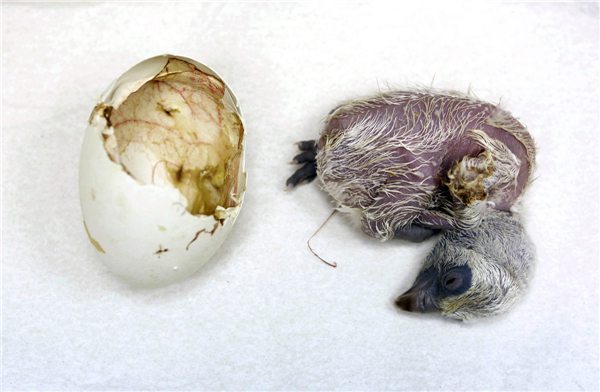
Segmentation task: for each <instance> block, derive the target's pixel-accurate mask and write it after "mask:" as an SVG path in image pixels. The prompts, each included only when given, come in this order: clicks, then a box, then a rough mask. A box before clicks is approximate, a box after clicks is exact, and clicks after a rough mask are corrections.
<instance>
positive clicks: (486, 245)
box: [396, 210, 535, 320]
mask: <svg viewBox="0 0 600 392" xmlns="http://www.w3.org/2000/svg"><path fill="white" fill-rule="evenodd" d="M534 261H535V248H534V245H533V244H532V243H531V241H530V240H529V238H528V237H527V235H526V234H525V231H524V229H523V226H522V225H521V223H520V222H519V220H518V219H517V218H516V217H514V216H512V215H511V214H510V213H507V212H500V211H495V210H490V211H488V212H487V213H486V216H485V217H484V219H483V220H482V222H481V225H480V226H479V227H477V228H476V229H474V230H468V231H456V230H452V231H447V232H445V233H444V234H443V235H442V237H441V238H440V240H439V242H438V243H437V244H436V246H435V247H434V248H433V250H432V251H431V253H430V254H429V256H428V257H427V259H426V260H425V263H424V264H423V266H422V268H421V271H420V272H419V275H418V276H417V279H416V281H415V283H414V284H413V286H412V287H411V288H410V289H409V290H408V291H407V292H405V293H404V294H402V295H401V296H400V297H398V298H397V299H396V305H397V306H398V307H399V308H400V309H402V310H407V311H411V312H419V313H426V312H437V311H439V312H441V313H442V314H443V315H445V316H448V317H450V318H454V319H459V320H468V319H472V318H476V317H484V316H491V315H495V314H500V313H504V312H506V311H507V310H508V309H510V308H511V307H512V305H513V304H514V303H515V302H516V301H517V300H518V299H519V298H520V297H521V296H522V294H523V293H524V292H525V289H526V287H527V283H528V281H529V279H530V275H531V272H532V269H533V265H534Z"/></svg>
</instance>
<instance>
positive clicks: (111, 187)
mask: <svg viewBox="0 0 600 392" xmlns="http://www.w3.org/2000/svg"><path fill="white" fill-rule="evenodd" d="M244 152H245V130H244V124H243V118H242V113H241V111H240V109H239V107H238V103H237V99H236V97H235V95H234V94H233V91H231V89H230V88H229V87H228V86H227V84H225V82H224V81H223V79H222V78H221V77H220V76H219V75H218V74H217V73H216V72H215V71H213V70H212V69H211V68H210V67H208V66H206V65H204V64H201V63H199V62H197V61H194V60H191V59H188V58H185V57H178V56H171V55H164V56H157V57H153V58H151V59H148V60H145V61H143V62H141V63H139V64H137V65H136V66H134V67H133V68H131V69H130V70H129V71H127V72H125V73H124V74H123V75H122V76H121V77H119V78H118V79H117V80H115V81H114V82H113V83H112V84H111V85H110V86H109V88H108V89H107V90H106V91H105V93H104V94H102V97H101V98H100V101H99V103H98V105H97V106H96V108H95V109H94V111H93V112H92V115H91V117H90V120H89V126H88V127H87V130H86V132H85V137H84V140H83V147H82V150H81V158H80V166H79V196H80V200H81V209H82V213H83V219H84V227H85V230H86V231H87V234H88V236H89V239H90V242H91V243H92V245H93V246H94V248H95V249H96V250H97V252H98V254H99V256H100V258H101V259H102V261H103V262H104V264H105V265H106V266H107V267H108V269H109V270H110V271H111V272H113V273H114V274H115V275H117V276H119V277H121V278H122V279H124V280H125V281H126V282H128V283H130V284H132V285H136V286H165V285H168V284H171V283H174V282H176V281H179V280H181V279H184V278H186V277H188V276H190V275H191V274H193V273H194V272H196V271H197V270H198V269H200V268H201V267H202V266H203V265H204V264H205V263H206V262H207V261H208V260H209V259H210V257H211V256H212V255H213V254H214V253H215V252H216V251H217V249H218V248H219V247H220V246H221V244H222V243H223V241H224V240H225V238H226V237H227V235H228V234H229V232H230V231H231V228H232V227H233V224H234V222H235V219H236V217H237V215H238V213H239V211H240V208H241V206H242V201H243V197H244V192H245V189H246V173H245V172H244Z"/></svg>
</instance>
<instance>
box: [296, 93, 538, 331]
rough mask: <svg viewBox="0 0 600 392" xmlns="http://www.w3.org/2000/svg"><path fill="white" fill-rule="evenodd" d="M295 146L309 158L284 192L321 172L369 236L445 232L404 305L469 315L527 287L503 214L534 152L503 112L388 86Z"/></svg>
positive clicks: (517, 228) (526, 270)
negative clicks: (308, 139) (389, 90)
mask: <svg viewBox="0 0 600 392" xmlns="http://www.w3.org/2000/svg"><path fill="white" fill-rule="evenodd" d="M298 146H299V148H300V150H302V151H304V152H303V153H301V154H299V155H297V156H296V157H295V158H294V160H293V161H292V163H294V164H301V163H304V164H305V165H304V166H303V167H301V168H300V169H298V170H297V171H296V172H295V173H294V175H292V176H291V177H290V178H289V179H288V181H287V185H288V187H294V186H296V185H298V184H300V183H304V182H310V181H312V180H313V179H314V178H316V177H317V176H318V178H319V179H320V180H321V182H322V186H323V189H324V190H326V191H327V192H328V193H329V194H330V195H331V197H332V198H333V199H334V201H335V202H336V204H337V207H338V209H339V210H341V211H343V212H349V213H350V215H351V216H353V217H356V218H357V219H358V220H359V222H360V225H361V228H362V230H363V231H364V232H365V233H366V234H368V235H370V236H372V237H375V238H379V239H381V240H387V239H390V238H400V239H406V240H410V241H415V242H418V241H422V240H424V239H426V238H427V237H430V236H432V235H434V234H436V233H438V232H440V231H443V232H444V233H443V234H442V236H441V238H440V240H439V242H438V244H437V245H436V246H435V248H434V249H433V251H432V252H431V254H430V255H429V257H428V258H427V260H426V261H425V263H424V264H423V267H422V269H421V272H420V273H419V276H418V277H417V280H416V281H415V283H414V285H413V286H412V287H411V288H410V289H409V290H408V291H407V292H406V293H404V294H403V295H402V296H400V297H398V299H397V300H396V305H397V306H398V307H399V308H400V309H403V310H407V311H413V312H429V311H440V312H442V314H444V315H446V316H449V317H452V318H456V319H463V320H464V319H470V318H473V317H480V316H488V315H493V314H499V313H503V312H505V311H506V310H508V309H509V308H510V307H511V306H512V304H514V303H515V301H516V300H517V299H518V298H519V297H520V296H521V295H522V293H523V292H524V289H525V287H526V286H527V282H528V280H529V277H530V272H531V270H532V266H533V264H534V246H533V244H532V243H531V241H530V240H529V239H528V237H527V235H526V234H525V232H524V229H523V226H522V225H521V223H520V221H519V219H518V218H517V217H516V216H513V215H512V213H511V212H510V211H511V207H513V206H514V205H515V203H517V202H518V200H519V198H520V197H521V195H522V193H523V191H524V190H525V188H526V187H527V185H528V184H529V183H530V182H531V181H532V173H533V171H534V167H535V153H536V151H535V145H534V142H533V139H532V138H531V136H530V134H529V133H528V132H527V130H526V128H525V127H524V126H523V125H522V124H521V123H520V122H519V121H518V120H517V119H515V118H514V117H513V116H512V115H511V114H510V113H509V112H507V111H505V110H503V109H501V108H499V107H497V106H495V105H493V104H490V103H487V102H484V101H481V100H478V99H476V98H475V97H472V96H467V95H462V94H459V93H455V92H438V91H429V90H416V91H393V92H389V93H385V94H378V95H375V96H373V97H370V98H367V99H363V100H355V101H350V102H347V103H345V104H342V105H341V106H339V107H337V108H336V109H334V110H333V111H332V112H331V113H330V114H329V116H328V117H327V118H326V119H325V124H324V128H323V131H322V132H321V135H320V138H319V139H318V140H316V141H314V140H313V141H306V142H300V143H298Z"/></svg>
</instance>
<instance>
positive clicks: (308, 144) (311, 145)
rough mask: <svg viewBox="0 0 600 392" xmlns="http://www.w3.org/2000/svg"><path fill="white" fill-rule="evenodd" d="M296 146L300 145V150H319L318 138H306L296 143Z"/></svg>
mask: <svg viewBox="0 0 600 392" xmlns="http://www.w3.org/2000/svg"><path fill="white" fill-rule="evenodd" d="M294 145H295V146H298V149H299V150H300V151H312V150H314V151H317V143H316V140H305V141H302V142H297V143H294Z"/></svg>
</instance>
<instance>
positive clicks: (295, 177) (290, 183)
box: [285, 161, 317, 189]
mask: <svg viewBox="0 0 600 392" xmlns="http://www.w3.org/2000/svg"><path fill="white" fill-rule="evenodd" d="M315 177H317V163H316V162H314V161H313V162H309V163H307V164H306V165H304V166H302V167H301V168H300V169H298V170H296V172H295V173H294V174H292V176H291V177H290V178H288V179H287V181H286V182H285V185H286V186H287V188H288V189H290V188H294V187H295V186H297V185H298V184H308V183H309V182H311V181H312V180H314V179H315Z"/></svg>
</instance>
